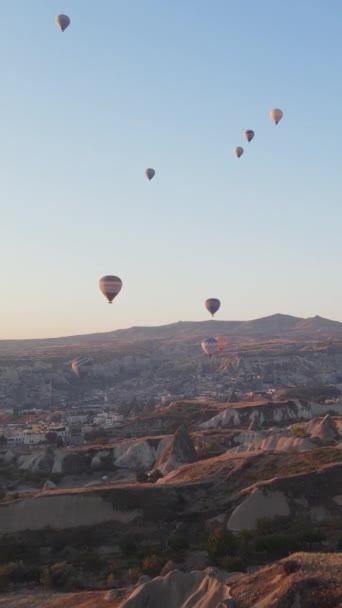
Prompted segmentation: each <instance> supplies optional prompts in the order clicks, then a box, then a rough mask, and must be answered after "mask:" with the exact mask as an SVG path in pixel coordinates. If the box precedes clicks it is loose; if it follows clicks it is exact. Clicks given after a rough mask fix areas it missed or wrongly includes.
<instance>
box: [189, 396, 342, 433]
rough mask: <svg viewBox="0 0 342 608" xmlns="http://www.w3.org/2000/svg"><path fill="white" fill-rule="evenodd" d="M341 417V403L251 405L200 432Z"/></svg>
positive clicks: (228, 413) (213, 420)
mask: <svg viewBox="0 0 342 608" xmlns="http://www.w3.org/2000/svg"><path fill="white" fill-rule="evenodd" d="M328 412H329V413H332V414H335V415H336V416H341V415H342V403H335V404H332V405H329V406H326V405H321V404H320V403H315V402H312V401H311V402H310V401H302V400H300V399H294V400H291V401H287V402H285V403H276V402H274V403H265V404H261V405H260V404H255V405H253V404H251V405H246V406H235V407H229V408H227V409H225V410H223V411H222V412H220V413H219V414H217V415H216V416H214V417H213V418H211V419H210V420H208V421H207V422H203V423H202V424H201V425H200V428H201V429H214V428H234V427H236V428H238V427H246V426H247V427H248V426H249V425H250V424H251V423H252V422H253V424H254V426H256V427H257V428H259V429H261V428H269V427H270V426H273V425H281V426H282V425H287V424H291V423H294V422H300V421H304V420H311V419H312V418H314V417H315V416H322V415H323V416H324V415H325V414H327V413H328Z"/></svg>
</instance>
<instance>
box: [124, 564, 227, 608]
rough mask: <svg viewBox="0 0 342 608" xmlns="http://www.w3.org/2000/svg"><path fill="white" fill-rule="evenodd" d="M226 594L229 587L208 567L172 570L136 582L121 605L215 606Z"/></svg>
mask: <svg viewBox="0 0 342 608" xmlns="http://www.w3.org/2000/svg"><path fill="white" fill-rule="evenodd" d="M229 598H230V592H229V587H228V586H227V585H225V584H224V583H223V582H220V581H219V580H218V578H217V577H215V576H211V575H210V574H208V572H207V571H193V572H188V573H186V572H181V571H180V570H173V571H172V572H169V574H167V575H166V576H157V578H154V579H153V580H152V581H150V582H148V583H145V584H143V585H139V586H138V587H137V588H136V589H135V590H134V591H133V592H132V593H131V595H130V596H129V597H128V599H126V601H124V602H122V604H121V608H145V607H146V606H149V607H150V608H160V606H163V608H189V607H190V606H191V607H192V608H217V607H218V606H221V602H225V601H226V600H228V599H229ZM227 605H228V604H226V603H223V604H222V606H227Z"/></svg>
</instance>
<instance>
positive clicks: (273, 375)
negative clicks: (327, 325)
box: [221, 347, 342, 386]
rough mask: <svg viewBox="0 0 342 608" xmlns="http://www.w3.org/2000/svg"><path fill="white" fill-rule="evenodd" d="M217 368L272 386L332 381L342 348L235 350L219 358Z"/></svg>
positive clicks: (339, 370)
mask: <svg viewBox="0 0 342 608" xmlns="http://www.w3.org/2000/svg"><path fill="white" fill-rule="evenodd" d="M221 369H223V370H225V372H226V373H227V374H228V375H230V376H233V377H236V378H237V379H239V380H240V381H244V380H246V381H248V380H251V379H260V380H262V381H263V382H266V383H270V384H272V385H282V386H289V385H299V386H303V385H308V384H309V385H318V384H336V383H338V382H340V381H341V378H342V351H341V352H338V351H337V352H336V350H333V349H329V348H325V349H322V350H315V351H314V350H312V351H310V350H305V349H303V350H300V349H299V348H298V347H297V348H293V349H292V352H278V353H277V352H272V351H271V352H267V351H266V352H263V351H262V349H261V348H260V349H259V350H256V351H255V352H254V353H253V352H251V353H248V352H243V351H242V352H239V353H235V354H232V355H231V356H227V357H226V358H224V359H222V362H221Z"/></svg>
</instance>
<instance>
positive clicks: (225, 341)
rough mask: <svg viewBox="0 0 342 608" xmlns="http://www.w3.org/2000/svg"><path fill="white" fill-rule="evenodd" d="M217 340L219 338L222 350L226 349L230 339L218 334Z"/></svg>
mask: <svg viewBox="0 0 342 608" xmlns="http://www.w3.org/2000/svg"><path fill="white" fill-rule="evenodd" d="M216 340H217V344H218V350H219V351H220V352H222V351H223V350H225V348H226V346H227V344H228V340H227V339H226V338H225V337H224V336H217V338H216Z"/></svg>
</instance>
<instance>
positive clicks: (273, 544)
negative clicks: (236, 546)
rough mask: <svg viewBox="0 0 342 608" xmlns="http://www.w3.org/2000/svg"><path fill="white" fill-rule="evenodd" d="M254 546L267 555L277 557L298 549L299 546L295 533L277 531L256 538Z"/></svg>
mask: <svg viewBox="0 0 342 608" xmlns="http://www.w3.org/2000/svg"><path fill="white" fill-rule="evenodd" d="M254 548H255V550H256V551H263V552H265V553H266V554H267V556H268V557H271V558H279V557H285V556H286V555H289V554H290V553H293V552H294V551H298V550H299V549H300V548H301V546H300V541H299V539H298V537H297V536H296V535H294V534H289V533H286V532H278V533H275V534H264V535H263V536H260V537H258V538H256V540H255V545H254Z"/></svg>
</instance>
